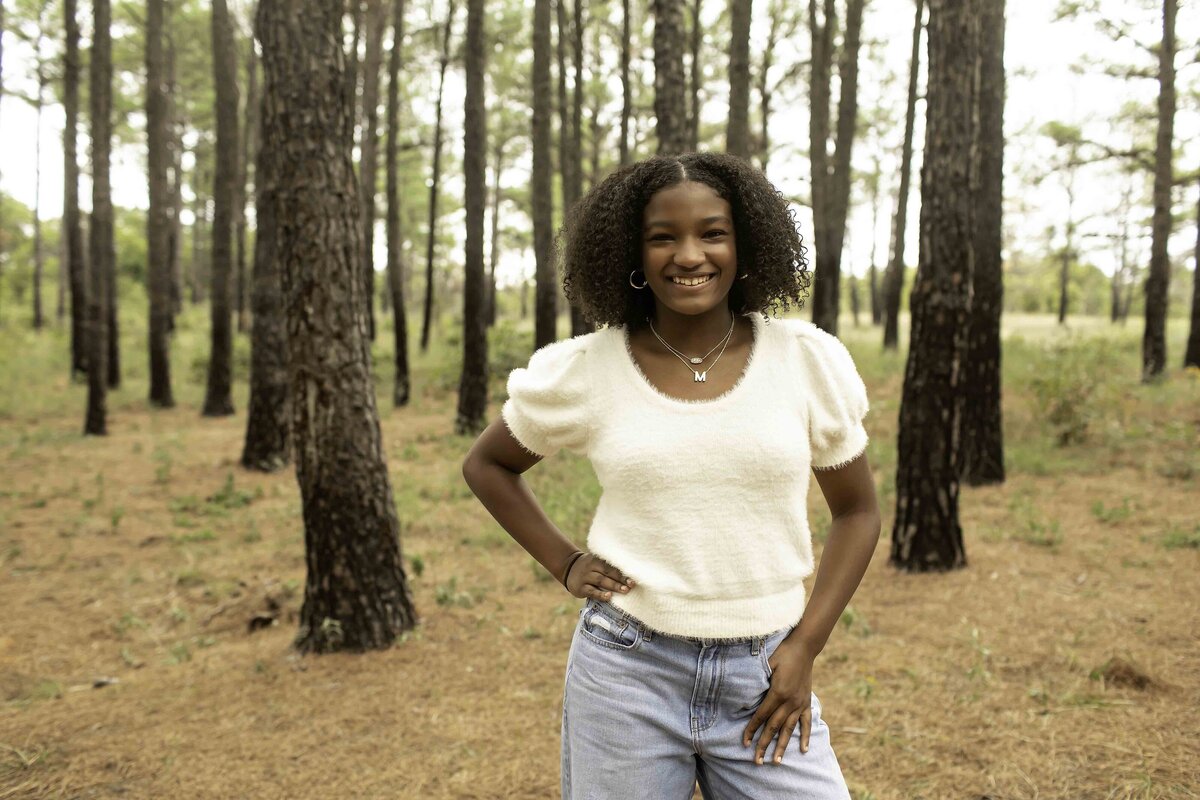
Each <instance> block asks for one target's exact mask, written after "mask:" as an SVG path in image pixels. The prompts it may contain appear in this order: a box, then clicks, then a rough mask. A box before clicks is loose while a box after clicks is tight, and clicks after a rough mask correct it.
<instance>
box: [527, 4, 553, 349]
mask: <svg viewBox="0 0 1200 800" xmlns="http://www.w3.org/2000/svg"><path fill="white" fill-rule="evenodd" d="M550 58H551V55H550V0H534V4H533V77H532V80H531V84H532V86H533V122H532V136H533V176H532V180H533V186H532V187H531V189H532V192H533V197H532V200H531V203H532V205H533V254H534V259H535V262H536V267H535V281H536V288H535V293H536V298H535V300H534V305H535V310H534V333H533V336H534V342H533V347H534V349H535V350H536V349H537V348H539V347H542V346H543V345H546V344H549V343H550V342H553V341H554V340H555V339H557V338H558V334H557V332H556V328H557V324H556V321H557V316H558V285H557V283H558V282H557V279H556V275H555V269H554V230H553V226H554V195H553V186H554V180H553V177H554V176H553V167H552V165H551V163H550V158H551V157H550V124H551V123H550V113H551V112H550Z"/></svg>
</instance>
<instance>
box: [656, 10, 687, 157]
mask: <svg viewBox="0 0 1200 800" xmlns="http://www.w3.org/2000/svg"><path fill="white" fill-rule="evenodd" d="M683 40H684V29H683V0H654V116H655V118H656V124H657V128H658V152H659V153H663V154H666V155H674V154H676V153H682V152H685V151H686V150H687V149H688V126H687V100H686V96H685V94H684V91H685V89H684V87H685V86H686V83H685V81H684V77H683Z"/></svg>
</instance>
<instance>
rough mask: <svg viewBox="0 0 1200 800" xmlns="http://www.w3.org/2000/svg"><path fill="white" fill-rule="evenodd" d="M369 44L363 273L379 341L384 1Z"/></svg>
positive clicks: (375, 9) (369, 20) (374, 14)
mask: <svg viewBox="0 0 1200 800" xmlns="http://www.w3.org/2000/svg"><path fill="white" fill-rule="evenodd" d="M366 15H367V16H366V27H367V35H366V39H367V45H366V51H365V53H364V54H363V64H362V69H363V74H362V86H363V90H362V103H363V106H362V107H363V114H362V141H361V149H360V152H361V153H362V160H361V161H360V169H359V172H360V174H361V178H362V203H363V248H362V271H363V289H364V290H365V292H364V297H365V298H366V301H367V333H368V335H369V336H370V337H371V339H372V340H374V339H375V186H376V180H377V178H378V177H379V156H378V153H379V69H380V66H381V64H382V62H383V30H384V28H385V27H386V21H387V4H386V3H385V2H384V0H367V10H366Z"/></svg>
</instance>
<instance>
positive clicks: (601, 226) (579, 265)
mask: <svg viewBox="0 0 1200 800" xmlns="http://www.w3.org/2000/svg"><path fill="white" fill-rule="evenodd" d="M684 181H697V182H699V183H703V184H706V185H707V186H710V187H712V189H713V191H715V192H716V193H717V195H719V196H720V197H721V198H722V199H724V200H725V201H726V202H728V203H729V205H730V207H731V208H732V210H733V227H734V234H735V239H736V241H737V261H738V272H739V273H745V274H746V277H745V279H742V280H736V281H734V284H733V288H731V289H730V290H729V307H730V309H731V310H732V311H733V312H734V313H737V314H747V313H750V312H752V311H758V312H760V313H763V314H764V315H765V313H766V311H767V309H769V308H775V309H781V310H784V311H786V310H787V309H789V308H790V307H791V304H792V303H794V304H795V305H796V307H797V308H801V307H803V305H804V299H805V297H806V296H807V294H808V289H809V287H810V286H811V284H812V273H811V272H810V270H809V269H808V260H807V258H806V257H805V256H806V254H807V248H805V246H804V243H803V240H802V237H801V236H800V232H799V229H798V227H797V224H796V217H795V212H794V211H793V210H792V209H791V208H790V207H789V205H788V201H787V198H785V197H784V196H783V195H782V194H781V193H780V192H779V191H778V190H777V189H776V188H775V187H774V186H772V185H771V183H770V182H769V181H768V180H767V178H766V176H765V175H764V174H763V173H762V171H761V170H759V169H758V168H756V167H754V166H753V165H751V164H750V163H748V162H747V161H745V160H743V159H741V158H738V157H736V156H732V155H729V154H727V153H685V154H682V155H678V156H653V157H651V158H648V159H646V160H644V161H639V162H637V163H635V164H629V165H627V166H625V167H622V168H620V169H618V170H617V171H616V172H613V173H612V174H611V175H609V176H608V177H607V178H605V179H604V180H603V181H601V182H600V183H598V184H596V185H595V186H593V187H592V188H591V190H590V191H588V193H587V194H586V195H584V196H583V198H582V199H580V201H579V202H578V203H576V204H575V206H574V207H573V208H571V209H570V210H569V211H568V213H567V216H566V221H565V224H564V225H563V228H562V230H561V231H560V233H559V241H560V244H561V245H562V247H561V252H562V265H563V292H564V294H565V295H566V297H567V299H568V300H569V301H570V302H571V303H572V304H574V305H577V306H578V307H579V309H580V312H581V313H582V314H583V316H584V318H585V319H588V320H589V321H591V322H592V323H594V324H596V325H622V324H623V325H625V326H626V327H627V328H628V329H629V330H637V329H638V328H640V327H641V326H643V325H644V324H645V323H646V319H647V317H649V316H650V315H651V314H652V313H653V311H654V297H653V294H652V293H651V292H650V291H649V290H648V289H642V290H637V289H634V288H633V286H632V285H630V282H629V273H630V271H631V270H636V269H641V268H642V225H643V219H642V216H643V213H644V211H645V208H646V204H647V203H648V202H649V200H650V198H651V197H652V196H653V195H654V193H655V192H658V191H660V190H662V189H665V188H667V187H669V186H674V185H676V184H679V183H683V182H684ZM739 278H740V275H739Z"/></svg>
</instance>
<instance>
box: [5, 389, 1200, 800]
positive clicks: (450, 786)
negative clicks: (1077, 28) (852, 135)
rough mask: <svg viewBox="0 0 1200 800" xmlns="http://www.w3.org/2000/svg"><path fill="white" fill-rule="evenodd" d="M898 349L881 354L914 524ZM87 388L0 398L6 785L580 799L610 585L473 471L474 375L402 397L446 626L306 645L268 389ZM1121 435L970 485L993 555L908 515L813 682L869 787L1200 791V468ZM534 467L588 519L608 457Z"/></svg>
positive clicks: (876, 418)
mask: <svg viewBox="0 0 1200 800" xmlns="http://www.w3.org/2000/svg"><path fill="white" fill-rule="evenodd" d="M892 375H893V377H889V378H887V379H876V378H869V380H868V382H869V383H870V384H871V387H870V388H871V391H872V396H873V397H876V398H879V402H877V403H876V406H875V408H876V411H875V412H874V413H873V414H872V418H871V433H872V437H873V444H872V451H871V453H872V461H873V463H876V466H877V473H876V477H877V480H878V481H879V486H880V491H881V497H882V498H883V502H884V512H885V521H886V520H887V519H888V518H890V513H891V507H890V503H891V502H892V501H891V497H892V495H891V493H890V487H889V486H888V484H889V482H890V481H891V479H892V478H891V467H890V465H891V463H893V462H894V454H893V452H892V451H891V449H890V448H892V447H893V445H892V442H894V439H895V431H894V417H895V415H894V413H892V412H891V411H890V410H888V409H889V407H890V408H894V403H895V400H896V398H897V397H898V391H899V386H898V378H897V377H895V373H892ZM1174 380H1175V381H1176V382H1181V383H1183V384H1185V388H1184V389H1182V390H1180V391H1177V392H1176V393H1175V394H1174V395H1172V398H1174V399H1172V400H1170V402H1168V403H1166V404H1165V405H1164V404H1163V403H1162V402H1158V403H1157V405H1154V406H1153V409H1151V406H1149V405H1147V406H1146V407H1145V409H1144V410H1145V411H1146V412H1147V413H1149V412H1150V411H1151V410H1153V413H1154V414H1158V415H1162V418H1163V419H1167V418H1170V419H1175V420H1182V421H1183V422H1184V424H1185V425H1187V426H1189V427H1188V431H1189V433H1188V436H1189V437H1190V438H1189V439H1187V441H1188V442H1190V445H1188V446H1190V447H1193V448H1194V447H1197V446H1200V418H1198V417H1197V412H1196V408H1198V407H1200V404H1198V403H1197V400H1198V399H1200V398H1198V395H1200V382H1196V381H1194V380H1192V381H1190V385H1188V384H1189V379H1188V378H1186V377H1183V376H1179V375H1177V376H1176V377H1175V379H1174ZM71 391H76V392H79V393H80V396H82V389H80V388H74V389H72V390H71ZM1132 402H1135V403H1137V402H1145V403H1150V402H1151V401H1150V400H1145V401H1143V400H1140V399H1136V398H1135V399H1134V400H1133V401H1132ZM889 404H891V405H889ZM78 407H79V409H82V402H80V403H79V406H78ZM244 407H245V406H244V403H243V404H241V405H239V409H244ZM1010 408H1011V411H1010V414H1011V419H1012V420H1013V425H1012V428H1011V431H1013V432H1015V433H1011V432H1010V436H1013V437H1020V436H1022V435H1025V434H1023V433H1022V431H1023V430H1026V428H1023V427H1022V426H1023V425H1029V424H1032V423H1031V422H1030V420H1031V419H1032V417H1033V415H1034V411H1033V410H1032V408H1031V407H1030V406H1028V405H1026V404H1025V401H1024V400H1022V399H1021V398H1019V397H1012V400H1011V406H1010ZM78 416H79V415H78V414H76V413H72V414H71V415H62V416H44V417H42V418H40V419H38V420H37V421H36V423H31V422H30V421H28V420H22V421H19V422H18V421H14V420H11V419H10V420H8V421H0V471H2V473H3V475H4V479H3V485H2V487H0V607H2V608H3V609H4V622H3V625H0V700H3V705H0V800H8V798H109V797H123V798H159V797H205V798H209V797H211V798H242V797H253V798H277V797H278V798H284V797H286V798H301V797H311V798H317V797H380V798H382V797H389V798H555V797H557V796H558V780H559V771H558V758H559V751H558V746H559V739H558V736H559V715H560V709H561V707H560V702H561V691H562V677H563V670H564V667H565V659H566V653H567V646H568V642H569V637H570V635H571V631H572V628H573V626H574V623H575V610H576V609H577V608H578V607H579V605H580V603H581V601H577V600H575V599H574V598H571V597H570V596H568V595H567V594H566V593H565V592H563V591H562V589H561V588H560V587H559V586H558V585H557V584H556V583H554V582H553V581H552V580H550V579H549V578H548V577H547V576H545V575H544V573H541V572H540V571H539V570H534V569H532V568H531V564H532V560H531V559H530V558H529V557H528V556H527V555H526V554H525V553H524V551H523V550H521V549H520V548H519V547H518V546H517V545H516V544H515V543H513V542H512V541H511V540H510V539H509V538H508V537H507V535H506V534H504V532H503V531H502V530H501V529H499V527H498V526H496V524H495V523H494V521H492V520H491V518H490V517H489V516H488V515H487V513H486V511H484V510H483V508H482V507H481V506H480V505H479V504H478V502H477V501H475V500H474V498H473V497H472V496H471V495H470V493H469V491H468V490H467V489H466V487H465V486H463V485H462V484H461V479H460V477H459V474H458V469H459V460H460V458H461V453H462V452H463V451H464V450H465V448H466V446H467V445H468V444H469V440H468V439H466V438H463V437H456V436H453V435H450V434H448V433H445V432H446V431H447V430H448V428H449V423H448V420H450V419H452V417H453V414H452V404H451V401H450V400H449V399H448V398H446V397H444V396H443V397H427V398H423V399H422V402H421V403H420V406H419V408H414V409H409V410H404V411H401V412H393V413H388V414H387V415H386V416H385V419H384V432H385V441H386V443H387V452H388V458H389V465H390V468H391V470H392V475H393V479H394V483H395V486H396V494H397V503H398V506H399V508H400V516H401V518H402V519H403V520H405V525H404V530H403V540H402V544H403V548H404V553H405V556H406V558H407V559H408V560H409V562H410V563H412V564H413V567H414V568H413V569H410V570H409V572H410V576H411V577H412V578H413V585H414V593H415V597H416V600H417V605H418V609H419V611H420V613H421V614H422V615H423V617H422V622H421V625H420V626H419V628H418V629H417V630H416V631H414V632H412V633H411V634H410V635H408V636H406V637H405V639H404V641H402V642H400V643H399V644H397V645H396V646H395V647H393V648H392V649H390V650H388V651H387V652H378V653H371V654H366V655H345V656H343V655H336V656H321V657H306V658H299V657H296V656H295V655H293V654H292V653H291V652H290V649H289V645H290V642H291V638H292V636H293V634H294V631H295V626H296V623H295V617H296V612H297V611H298V608H299V604H300V600H301V595H302V593H303V580H304V559H303V549H302V548H303V540H302V531H301V523H300V515H299V500H298V494H297V490H296V486H295V481H294V478H293V476H292V474H291V473H290V472H285V473H283V474H279V475H272V476H263V475H255V474H248V473H245V472H243V471H241V470H240V469H239V468H238V467H237V466H236V458H237V455H238V454H239V452H240V444H241V437H242V434H243V425H244V416H243V415H241V414H239V416H237V417H235V418H230V419H225V420H203V419H201V418H200V417H199V416H198V414H197V412H196V409H195V408H194V407H186V408H180V409H176V410H173V411H169V412H152V411H149V410H147V409H145V408H144V407H139V406H138V405H137V404H136V403H133V404H130V405H129V406H128V407H121V408H119V410H118V411H117V412H116V413H114V415H113V418H112V426H111V435H110V436H109V437H107V438H104V439H83V438H81V437H79V436H78V427H79V418H78ZM1107 452H1108V451H1104V452H1101V451H1100V450H1096V451H1095V452H1090V451H1088V450H1087V449H1086V448H1083V449H1077V450H1076V451H1074V458H1075V462H1074V463H1086V464H1088V465H1089V468H1088V469H1085V470H1075V471H1071V470H1065V469H1064V470H1061V471H1051V472H1050V474H1043V475H1035V474H1029V473H1022V472H1014V474H1012V475H1011V476H1010V480H1009V481H1008V483H1007V484H1006V485H1004V486H1001V487H992V488H985V489H968V490H966V491H965V493H964V501H963V523H964V529H965V531H966V535H967V554H968V558H969V562H970V563H969V566H968V568H967V569H964V570H960V571H957V572H954V573H950V574H939V575H905V574H899V573H897V572H895V571H894V570H892V569H891V568H889V567H888V566H887V555H888V534H889V531H888V529H887V527H886V524H885V531H884V536H883V538H882V540H881V542H880V544H879V550H878V552H877V555H876V558H875V560H874V562H873V564H872V566H871V569H870V571H869V572H868V574H867V577H866V579H865V581H864V583H863V585H862V587H861V588H860V589H859V591H858V593H857V594H856V596H855V598H854V600H853V603H852V608H851V610H850V611H848V613H847V615H846V616H845V618H844V620H843V622H844V623H845V624H844V625H841V626H839V628H838V630H837V632H836V633H835V634H834V636H833V638H832V639H831V641H830V643H829V645H828V647H827V648H826V650H825V652H824V653H823V654H822V656H821V657H820V658H819V660H818V662H817V669H816V674H815V680H814V689H815V690H816V691H817V692H818V693H819V694H820V696H821V698H822V704H823V706H824V708H825V713H826V718H827V722H828V723H829V725H830V727H831V728H832V735H833V742H834V747H835V749H836V751H837V753H838V756H839V759H840V760H841V763H842V766H843V769H844V771H845V773H846V775H847V778H848V780H849V781H850V784H851V787H852V788H853V789H854V792H855V797H856V800H865V799H866V798H873V799H874V800H896V799H899V798H930V800H941V799H942V798H971V799H972V800H980V799H981V798H993V799H995V800H999V799H1000V798H1004V799H1005V800H1010V799H1012V800H1016V799H1017V798H1030V799H1032V798H1042V799H1044V798H1064V799H1065V798H1072V799H1073V798H1160V797H1161V798H1194V797H1198V796H1200V790H1198V789H1197V787H1198V786H1200V738H1198V734H1200V727H1198V725H1197V723H1196V719H1195V712H1196V709H1197V708H1200V687H1198V686H1197V676H1198V675H1200V641H1198V626H1197V609H1200V585H1198V583H1197V580H1196V575H1197V568H1198V567H1200V550H1198V549H1197V544H1196V543H1195V540H1196V536H1197V533H1200V532H1198V531H1196V528H1195V526H1196V517H1197V514H1196V509H1197V500H1196V498H1197V491H1196V490H1197V484H1196V480H1197V478H1196V476H1194V475H1192V474H1189V473H1186V472H1185V473H1183V474H1173V473H1170V472H1169V471H1164V469H1163V466H1162V465H1163V463H1164V459H1167V458H1169V454H1164V453H1153V452H1151V453H1143V454H1141V455H1140V456H1139V457H1138V458H1130V457H1128V453H1125V451H1122V453H1123V455H1122V457H1120V458H1112V459H1109V456H1108V455H1107ZM231 475H232V482H230V476H231ZM1164 475H1168V476H1169V477H1164ZM529 478H530V481H531V483H532V485H533V486H534V488H535V491H537V492H538V494H539V497H542V498H543V500H544V502H545V503H546V505H547V506H548V508H549V507H552V508H553V509H554V512H553V513H552V516H554V517H555V519H556V520H559V521H560V524H561V525H562V526H563V527H564V530H567V531H568V532H569V533H570V534H572V535H574V536H576V537H577V538H579V537H582V534H583V532H584V530H586V522H587V515H588V509H589V508H590V503H591V500H590V499H589V495H588V494H587V492H586V491H585V492H584V494H583V495H582V498H583V499H577V495H579V492H578V490H579V487H580V486H583V487H584V488H585V489H588V487H589V486H590V481H591V478H590V476H589V474H588V471H587V468H586V465H585V464H581V463H580V462H577V461H574V460H572V459H570V458H569V457H562V458H560V459H557V460H556V461H555V462H552V463H549V464H545V465H541V466H539V467H537V468H535V469H534V471H533V472H532V473H530V475H529ZM588 491H592V489H588ZM1125 498H1128V499H1127V500H1126V499H1125ZM810 507H811V509H812V514H813V518H814V528H816V529H820V528H821V527H822V526H821V524H820V522H819V521H818V520H820V518H821V515H822V513H823V510H822V509H823V504H822V502H821V498H820V495H819V491H818V490H817V489H816V488H815V487H814V489H813V496H812V497H811V498H810ZM415 562H419V563H420V565H421V566H420V569H419V570H418V569H417V568H416V563H415ZM256 616H260V617H261V618H262V619H263V620H269V619H271V618H274V619H276V620H277V622H276V624H273V625H268V626H267V627H265V628H263V629H262V630H259V631H257V632H254V633H251V632H249V630H248V626H249V624H250V621H251V620H252V619H253V618H255V617H256ZM98 679H115V682H107V685H102V686H99V687H97V686H95V684H96V683H97V682H100V683H105V682H106V681H98ZM765 768H769V767H765ZM698 796H699V795H698V794H697V797H698Z"/></svg>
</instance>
